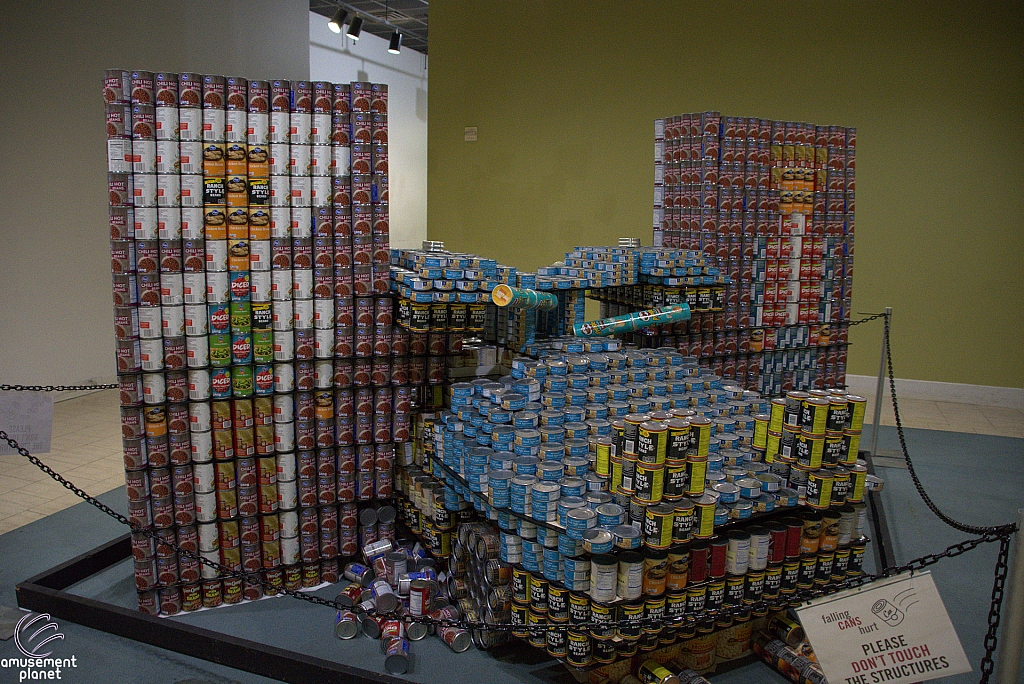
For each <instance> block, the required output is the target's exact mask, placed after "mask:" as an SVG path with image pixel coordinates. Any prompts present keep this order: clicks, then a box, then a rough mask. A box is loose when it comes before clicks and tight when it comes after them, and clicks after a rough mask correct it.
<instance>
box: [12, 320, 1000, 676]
mask: <svg viewBox="0 0 1024 684" xmlns="http://www.w3.org/2000/svg"><path fill="white" fill-rule="evenodd" d="M879 318H884V319H885V350H886V363H887V366H888V376H889V389H890V393H891V397H892V405H893V413H894V414H895V419H896V432H897V435H898V436H899V440H900V447H901V449H902V452H903V459H904V461H905V462H906V464H907V470H908V471H909V472H910V477H911V479H912V480H913V482H914V486H915V488H916V489H917V492H918V494H920V496H921V499H922V500H923V501H924V502H925V504H926V505H927V506H928V509H929V510H931V511H932V513H934V514H935V515H936V516H937V517H938V518H939V519H940V520H941V521H942V522H944V523H945V524H946V525H948V526H950V527H952V528H953V529H956V530H958V531H960V532H966V533H969V534H976V535H979V536H977V537H975V538H973V539H967V540H965V541H962V542H960V543H958V544H953V545H952V546H948V547H946V549H945V550H943V551H941V552H939V553H930V554H926V555H924V556H921V557H920V558H915V559H914V560H911V561H909V562H907V563H905V564H903V565H899V566H893V567H889V568H885V569H883V570H882V572H880V573H878V574H874V575H868V574H864V575H860V576H857V577H850V578H847V579H845V580H842V581H840V582H837V583H835V584H830V585H828V586H825V587H820V588H817V589H804V590H798V591H797V592H796V593H794V594H789V595H785V596H780V597H779V603H780V605H784V606H790V607H795V606H798V605H800V604H802V603H804V602H806V601H810V600H812V599H815V598H820V597H822V596H828V595H831V594H834V593H836V592H839V591H843V590H845V589H852V588H855V587H859V586H863V585H865V584H869V583H871V582H873V581H876V580H880V579H885V578H888V577H892V576H894V575H898V574H900V573H903V572H914V571H918V570H922V569H924V568H926V567H928V566H930V565H933V564H935V563H937V562H939V561H940V560H942V559H943V558H953V557H956V556H959V555H961V554H964V553H967V552H968V551H971V550H973V549H975V548H977V547H979V546H981V545H982V544H988V543H992V542H996V541H998V542H999V554H998V557H997V560H996V567H995V579H994V582H993V586H992V603H991V605H990V608H989V615H988V631H987V632H986V634H985V655H984V657H983V658H982V660H981V679H980V680H979V681H980V684H987V682H988V681H989V679H990V677H991V675H992V672H993V670H994V668H995V663H994V661H993V658H992V655H993V653H995V649H996V646H997V643H998V636H997V635H998V630H999V621H1000V615H1001V609H1002V601H1003V593H1004V589H1005V584H1006V576H1007V573H1008V571H1009V564H1008V559H1009V553H1010V539H1011V537H1012V536H1013V534H1014V533H1015V532H1016V531H1017V525H1016V524H1015V523H1008V524H1005V525H993V526H988V527H985V526H978V525H969V524H967V523H963V522H960V521H958V520H955V519H954V518H951V517H949V516H948V515H946V514H945V513H943V512H942V511H941V510H940V509H939V508H938V506H936V505H935V503H934V501H932V499H931V497H930V496H929V495H928V493H927V492H926V491H925V489H924V485H922V484H921V481H920V479H919V478H918V476H917V471H916V470H915V468H914V464H913V461H912V460H911V458H910V452H909V450H908V448H907V442H906V438H905V436H904V432H903V423H902V421H901V418H900V411H899V402H898V400H897V398H896V379H895V374H894V372H893V363H892V346H891V344H890V342H889V333H890V323H891V320H890V316H889V314H887V313H885V312H883V313H877V314H872V315H870V316H867V317H866V318H862V319H859V320H856V321H850V325H851V326H853V325H860V324H862V323H867V322H869V321H873V320H877V319H879ZM117 387H118V384H117V383H113V384H109V385H8V384H2V385H0V390H2V391H19V392H20V391H35V392H61V391H72V390H94V389H115V388H117ZM0 439H2V440H4V441H6V442H7V444H8V445H9V446H10V447H11V448H12V449H15V450H17V452H18V453H19V454H21V455H22V456H24V457H25V458H27V459H28V460H29V461H30V462H31V463H32V464H34V465H35V466H36V467H38V468H39V469H40V470H42V471H43V472H44V473H46V474H47V475H48V476H50V477H51V478H52V479H53V480H55V481H56V482H58V483H59V484H61V485H62V486H63V487H64V488H65V489H67V490H69V491H71V492H73V493H74V494H75V495H76V496H78V497H79V498H80V499H82V500H83V501H86V502H88V503H89V504H91V505H92V506H94V507H96V508H98V509H99V510H100V511H102V512H103V513H106V514H107V515H108V516H110V517H112V518H114V519H115V520H117V521H118V522H119V523H121V524H122V525H125V526H127V527H129V528H130V529H131V530H132V531H133V532H137V533H141V534H143V535H145V536H146V537H148V538H150V539H153V540H154V541H155V542H157V543H158V544H161V545H163V546H168V547H170V548H172V549H174V550H175V551H176V552H177V553H180V554H181V555H183V556H185V557H186V558H191V559H193V560H195V561H197V562H199V563H200V564H202V565H205V566H207V567H209V568H212V569H214V570H216V571H218V572H219V573H221V574H223V575H225V576H228V577H233V578H236V579H241V580H243V581H244V582H249V583H252V584H258V585H260V586H262V587H263V588H264V589H270V590H271V591H273V592H277V593H281V594H286V595H288V596H291V597H293V598H297V599H301V600H303V601H307V602H309V603H313V604H315V605H320V606H325V607H328V608H331V609H334V610H348V609H349V608H350V607H349V606H346V605H342V604H340V603H338V602H337V601H330V600H327V599H323V598H320V597H319V596H315V595H312V594H309V593H305V592H299V591H294V590H291V589H287V588H284V587H273V586H270V585H268V584H266V583H265V582H264V581H263V580H262V579H258V577H259V575H258V573H257V574H256V575H255V576H253V575H252V574H247V573H243V572H239V571H237V570H233V569H231V568H229V567H227V566H224V565H221V564H220V563H217V562H215V561H211V560H208V559H206V558H204V557H202V556H201V555H199V554H197V553H193V552H191V551H188V550H186V549H183V548H181V547H180V546H178V545H177V544H175V543H173V542H170V541H167V540H165V539H163V538H161V537H160V536H159V535H157V533H156V532H154V531H153V530H151V529H148V528H144V527H140V526H138V525H136V524H134V523H132V521H131V520H129V519H128V518H127V517H125V516H124V515H122V514H120V513H118V512H117V511H115V510H113V509H111V508H110V507H109V506H107V505H106V504H104V503H103V502H101V501H99V500H98V499H96V498H95V497H93V496H90V495H89V494H87V493H86V492H85V491H83V490H82V489H80V488H78V487H76V486H75V485H74V483H72V482H70V481H68V480H67V479H65V478H64V477H63V476H62V475H60V474H59V473H57V472H56V471H54V470H53V469H51V468H50V467H49V466H48V465H46V464H45V463H43V462H42V461H41V460H39V458H37V457H36V456H33V455H32V454H31V453H29V451H28V450H27V449H25V448H24V447H22V446H21V445H19V444H18V442H17V441H16V440H15V439H13V438H11V437H10V436H9V435H8V434H7V433H6V432H5V431H3V430H0ZM745 610H746V607H744V606H727V607H723V608H721V609H719V610H714V611H706V612H704V613H702V614H701V615H700V616H699V617H695V616H679V617H671V618H665V619H662V620H654V619H643V620H619V621H610V622H590V623H583V624H578V625H577V624H574V625H572V626H573V628H575V629H610V628H612V627H617V626H628V627H634V628H636V627H638V626H639V627H643V626H645V625H650V626H666V625H667V626H680V625H683V624H686V623H697V622H702V621H704V620H708V619H717V618H719V617H733V616H736V615H739V614H740V613H742V612H743V611H745ZM373 614H374V615H377V616H379V617H386V618H394V619H401V620H403V621H405V622H419V623H423V624H426V625H433V626H437V627H458V628H461V629H471V630H482V631H511V630H522V631H523V632H526V633H538V632H542V631H546V630H550V629H565V625H556V624H546V625H529V626H527V625H517V624H512V623H487V622H479V621H470V620H467V619H465V618H464V617H460V618H459V619H458V620H448V619H440V620H439V619H436V618H432V617H430V616H427V615H423V616H415V615H401V614H399V613H398V612H396V611H392V612H389V613H377V612H375V611H373Z"/></svg>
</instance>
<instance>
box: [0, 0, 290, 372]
mask: <svg viewBox="0 0 1024 684" xmlns="http://www.w3.org/2000/svg"><path fill="white" fill-rule="evenodd" d="M5 9H6V10H7V11H6V12H5V13H4V19H3V21H2V22H0V64H2V65H3V67H2V68H0V92H3V93H5V96H4V97H2V98H0V130H2V131H3V139H2V141H0V155H2V157H3V160H4V161H3V163H2V164H0V188H2V189H3V190H2V199H0V381H2V382H10V383H41V384H49V383H54V384H56V383H76V384H77V383H81V382H85V381H88V380H90V379H93V378H97V379H98V378H104V379H112V378H113V376H114V327H113V320H112V313H111V307H112V302H111V291H110V245H109V234H108V232H107V201H106V168H107V167H106V143H105V132H104V131H105V127H104V113H103V100H102V98H101V95H100V94H101V87H102V83H103V81H102V79H103V71H104V70H105V69H110V68H119V69H145V70H150V71H173V72H180V71H197V72H199V73H214V74H224V75H228V76H242V77H247V78H288V79H303V78H308V77H309V48H308V37H309V18H308V15H309V4H308V2H306V0H217V1H216V2H209V1H208V0H174V1H173V2H170V1H160V2H157V1H154V0H145V1H143V2H139V1H138V0H76V2H65V1H63V0H62V1H59V2H58V1H56V0H33V1H32V2H21V3H5Z"/></svg>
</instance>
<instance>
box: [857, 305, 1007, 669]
mask: <svg viewBox="0 0 1024 684" xmlns="http://www.w3.org/2000/svg"><path fill="white" fill-rule="evenodd" d="M882 316H883V317H884V318H885V361H886V365H887V369H888V375H889V393H890V395H891V397H892V410H893V415H894V416H895V418H896V434H897V436H898V437H899V440H900V449H901V450H902V452H903V460H904V461H905V462H906V464H907V470H908V471H909V472H910V479H911V480H913V482H914V487H915V488H916V489H917V493H918V494H920V495H921V500H922V501H924V503H925V505H926V506H928V510H930V511H931V512H932V513H934V514H935V516H936V517H937V518H938V519H939V520H941V521H942V522H944V523H945V524H946V525H948V526H949V527H952V528H953V529H955V530H958V531H960V532H966V533H968V534H981V535H994V539H993V541H994V540H995V539H998V540H999V555H998V557H997V559H996V567H995V578H994V579H993V582H992V602H991V604H990V605H989V611H988V631H987V632H986V633H985V655H984V656H983V657H982V659H981V679H980V680H979V681H980V683H981V684H987V682H988V681H989V678H990V677H991V676H992V672H993V671H994V670H995V661H994V660H993V659H992V655H993V654H994V653H995V650H996V645H997V643H998V631H999V620H1000V616H1001V614H1002V608H1003V590H1004V588H1005V586H1006V575H1007V573H1008V572H1009V563H1008V558H1009V555H1010V538H1011V537H1012V536H1013V534H1014V533H1015V532H1016V531H1017V524H1016V523H1007V524H1005V525H992V526H988V527H985V526H980V525H969V524H967V523H964V522H961V521H959V520H956V519H954V518H951V517H950V516H948V515H946V514H945V513H943V512H942V511H941V510H940V509H939V507H938V506H937V505H936V504H935V502H934V501H932V498H931V497H930V496H929V495H928V492H926V491H925V490H924V485H923V484H921V480H920V478H918V476H917V470H916V469H915V468H914V461H913V460H912V459H911V458H910V451H909V450H908V449H907V439H906V436H905V435H904V434H903V421H902V420H901V418H900V404H899V400H898V399H897V398H896V375H895V373H893V368H892V344H890V341H889V332H890V327H891V323H892V321H891V319H890V316H889V315H887V314H882ZM872 318H878V315H877V314H876V315H875V316H873V317H872ZM868 320H870V319H868Z"/></svg>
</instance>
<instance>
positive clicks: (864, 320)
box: [850, 311, 886, 326]
mask: <svg viewBox="0 0 1024 684" xmlns="http://www.w3.org/2000/svg"><path fill="white" fill-rule="evenodd" d="M885 316H886V314H885V312H884V311H883V312H882V313H876V314H871V315H870V316H868V317H867V318H860V319H858V320H856V321H850V325H851V326H854V325H860V324H861V323H867V322H868V321H875V320H878V319H879V318H885Z"/></svg>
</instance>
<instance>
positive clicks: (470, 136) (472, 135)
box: [466, 126, 477, 142]
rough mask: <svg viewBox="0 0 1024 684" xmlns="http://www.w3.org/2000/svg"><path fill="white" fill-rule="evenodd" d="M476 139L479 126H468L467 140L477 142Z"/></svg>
mask: <svg viewBox="0 0 1024 684" xmlns="http://www.w3.org/2000/svg"><path fill="white" fill-rule="evenodd" d="M476 141H477V127H476V126H466V142H476Z"/></svg>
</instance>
